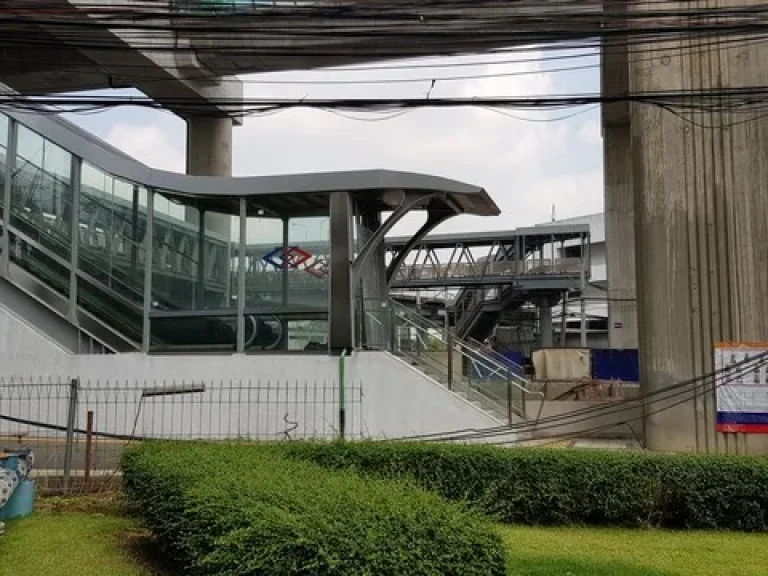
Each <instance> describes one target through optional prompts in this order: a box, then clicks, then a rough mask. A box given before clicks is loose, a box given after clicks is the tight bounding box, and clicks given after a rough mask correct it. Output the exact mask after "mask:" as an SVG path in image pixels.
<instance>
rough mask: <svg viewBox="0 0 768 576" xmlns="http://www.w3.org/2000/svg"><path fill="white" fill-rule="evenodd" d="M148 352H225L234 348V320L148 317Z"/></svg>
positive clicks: (235, 326) (232, 318) (235, 325)
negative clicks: (149, 339) (149, 342)
mask: <svg viewBox="0 0 768 576" xmlns="http://www.w3.org/2000/svg"><path fill="white" fill-rule="evenodd" d="M150 331H151V334H152V349H153V350H154V351H162V350H167V349H186V350H203V351H205V350H226V351H234V350H235V348H236V346H237V318H236V317H235V316H234V315H232V316H213V317H191V318H190V317H186V318H181V317H177V318H152V319H151V321H150Z"/></svg>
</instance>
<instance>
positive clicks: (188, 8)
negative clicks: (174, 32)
mask: <svg viewBox="0 0 768 576" xmlns="http://www.w3.org/2000/svg"><path fill="white" fill-rule="evenodd" d="M170 4H171V10H173V11H174V12H224V13H227V12H242V11H247V10H259V9H264V8H289V7H298V6H312V5H313V4H320V2H313V1H309V0H171V2H170Z"/></svg>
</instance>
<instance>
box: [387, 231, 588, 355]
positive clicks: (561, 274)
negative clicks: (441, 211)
mask: <svg viewBox="0 0 768 576" xmlns="http://www.w3.org/2000/svg"><path fill="white" fill-rule="evenodd" d="M408 240H409V239H408V238H390V239H388V240H387V242H386V250H387V253H388V255H387V257H388V259H389V260H390V261H392V260H393V259H394V258H396V257H397V255H398V254H399V252H400V251H401V250H402V249H403V248H404V247H405V246H406V245H407V243H408ZM589 244H590V236H589V226H587V225H581V224H577V225H574V224H567V225H566V224H564V225H558V224H552V225H547V226H535V227H530V228H518V229H516V230H510V231H503V232H490V233H472V234H437V235H432V236H427V237H426V238H424V239H423V240H421V241H420V242H419V243H418V244H416V246H414V248H413V250H412V251H411V253H410V254H409V255H408V256H407V257H406V259H405V261H404V262H403V264H402V265H401V266H400V267H399V268H398V269H397V270H396V271H395V273H394V275H393V277H392V279H391V283H390V287H391V289H392V290H393V296H395V298H397V299H399V300H401V301H403V302H408V303H409V304H413V303H414V301H415V300H421V294H422V292H423V293H426V294H430V295H429V296H427V298H426V300H427V307H428V308H431V309H433V311H434V309H435V307H436V306H438V307H439V306H440V304H439V303H440V301H442V303H443V304H442V307H443V308H449V309H450V310H451V314H450V315H449V318H450V321H451V322H452V323H453V324H454V326H455V328H456V332H457V334H458V335H459V336H460V337H472V338H476V339H478V340H482V339H484V338H486V337H487V336H488V335H489V334H490V332H491V331H492V330H493V327H494V325H495V324H496V323H497V322H498V320H499V319H500V318H501V317H502V315H503V314H505V313H507V312H511V311H514V310H516V309H518V308H519V307H520V306H522V305H523V304H524V303H526V302H533V303H537V302H539V301H542V300H544V301H549V302H551V301H553V300H554V301H557V300H559V299H560V297H561V296H562V294H563V293H567V292H578V291H580V290H582V288H583V286H585V285H586V283H587V282H588V281H589V270H590V257H589ZM435 292H441V293H442V295H441V296H439V297H437V296H435Z"/></svg>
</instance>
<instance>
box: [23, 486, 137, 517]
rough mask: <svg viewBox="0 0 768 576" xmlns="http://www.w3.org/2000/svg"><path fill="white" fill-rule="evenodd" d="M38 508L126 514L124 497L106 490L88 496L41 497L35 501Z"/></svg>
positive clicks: (59, 511)
mask: <svg viewBox="0 0 768 576" xmlns="http://www.w3.org/2000/svg"><path fill="white" fill-rule="evenodd" d="M35 507H36V508H37V509H38V510H45V511H47V512H52V513H54V514H56V513H66V512H84V513H87V514H115V515H117V514H124V513H125V509H124V505H123V497H122V495H121V494H120V493H118V492H104V493H99V494H89V495H87V496H50V497H43V498H39V499H38V500H37V502H35Z"/></svg>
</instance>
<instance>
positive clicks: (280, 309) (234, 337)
mask: <svg viewBox="0 0 768 576" xmlns="http://www.w3.org/2000/svg"><path fill="white" fill-rule="evenodd" d="M9 127H10V128H12V129H9ZM9 134H14V135H15V142H12V143H11V144H12V145H9V143H8V142H7V139H8V135H9ZM8 150H12V151H15V153H14V156H13V158H10V159H9V158H7V151H8ZM8 169H10V170H11V177H10V182H11V190H10V199H11V202H10V204H9V205H8V206H4V202H5V200H6V195H5V194H4V191H5V184H6V179H5V177H3V178H0V226H2V227H3V228H7V230H6V231H5V232H4V234H3V246H5V245H6V243H7V246H8V248H9V249H8V254H7V255H6V256H4V257H3V260H2V263H3V266H11V265H17V266H20V267H21V268H23V269H25V270H26V271H27V272H29V273H30V274H31V275H33V276H34V277H35V278H36V279H37V281H39V282H42V284H43V285H45V286H47V287H48V288H50V289H52V290H53V292H54V293H55V294H58V295H59V296H61V297H63V298H64V300H63V301H64V302H65V304H66V305H67V306H68V309H69V313H70V314H73V315H76V314H79V313H80V311H84V312H85V313H87V314H88V315H90V316H91V317H92V318H95V319H96V320H98V321H100V322H101V323H102V324H103V325H105V326H107V327H108V329H109V330H111V331H113V332H115V333H117V334H119V335H120V336H121V337H123V338H126V339H128V341H130V342H131V343H133V345H134V346H135V348H136V349H143V350H144V351H163V350H181V349H188V350H194V351H206V350H212V351H214V350H223V351H243V352H247V351H258V350H325V349H327V346H328V334H327V331H328V321H327V315H328V291H329V254H330V250H329V237H330V227H329V221H328V218H327V217H313V218H282V217H278V216H275V215H274V214H266V213H265V210H264V209H263V208H262V207H261V206H259V205H258V204H257V203H256V202H255V201H254V200H253V199H240V198H237V197H235V198H230V199H227V201H226V202H221V201H217V203H212V204H211V205H204V204H200V202H206V201H207V199H205V198H203V199H197V198H193V199H189V198H186V197H181V196H180V195H179V193H177V192H174V191H172V190H153V189H150V188H147V187H145V186H144V185H143V184H142V183H140V182H131V181H129V180H126V179H124V178H121V177H118V176H116V175H114V174H110V173H108V172H106V171H104V170H103V169H102V168H99V167H98V166H94V165H92V164H90V163H89V162H87V161H84V160H81V159H80V158H78V157H76V156H73V155H72V154H70V153H69V152H67V151H66V150H64V149H63V148H61V147H60V146H58V145H56V144H54V143H53V142H51V141H49V140H48V139H46V138H44V137H43V136H41V135H40V134H38V133H37V132H35V131H34V130H32V129H30V128H29V127H27V126H25V125H23V124H22V123H21V122H17V121H15V120H10V119H9V118H8V117H7V116H5V115H0V170H2V173H3V174H4V175H6V174H7V172H8ZM180 198H181V199H180ZM211 206H215V207H216V208H215V209H214V208H212V207H211ZM217 210H218V211H217ZM241 213H244V214H245V215H246V218H244V219H243V222H242V225H241V217H240V214H241ZM6 223H8V224H9V226H5V224H6ZM149 231H151V234H148V233H149ZM6 232H7V234H6ZM148 269H149V270H148ZM3 271H5V268H3ZM4 273H5V272H4Z"/></svg>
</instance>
